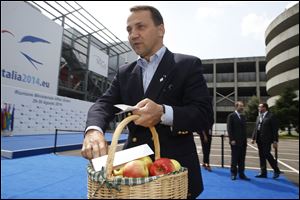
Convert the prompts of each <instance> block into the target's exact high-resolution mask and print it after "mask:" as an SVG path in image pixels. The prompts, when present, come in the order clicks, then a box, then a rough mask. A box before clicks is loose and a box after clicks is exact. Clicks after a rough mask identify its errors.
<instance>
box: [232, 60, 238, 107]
mask: <svg viewBox="0 0 300 200" xmlns="http://www.w3.org/2000/svg"><path fill="white" fill-rule="evenodd" d="M237 73H238V72H237V60H236V59H234V60H233V76H234V101H235V102H236V101H237V100H238V80H237Z"/></svg>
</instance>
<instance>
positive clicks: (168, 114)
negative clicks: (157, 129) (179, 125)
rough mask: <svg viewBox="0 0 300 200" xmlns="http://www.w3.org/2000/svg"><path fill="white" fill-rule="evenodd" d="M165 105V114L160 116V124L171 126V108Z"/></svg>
mask: <svg viewBox="0 0 300 200" xmlns="http://www.w3.org/2000/svg"><path fill="white" fill-rule="evenodd" d="M164 106H165V114H163V115H162V116H161V122H160V123H161V124H163V125H166V126H173V108H172V107H171V106H168V105H164Z"/></svg>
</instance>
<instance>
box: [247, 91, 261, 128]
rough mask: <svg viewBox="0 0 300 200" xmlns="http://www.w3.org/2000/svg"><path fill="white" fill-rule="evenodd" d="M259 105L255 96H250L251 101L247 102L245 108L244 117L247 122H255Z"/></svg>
mask: <svg viewBox="0 0 300 200" xmlns="http://www.w3.org/2000/svg"><path fill="white" fill-rule="evenodd" d="M258 105H259V99H258V98H257V96H252V97H251V99H250V100H249V101H248V103H247V105H246V108H245V115H246V118H247V121H249V122H255V121H256V117H257V115H258V114H257V113H258V109H257V107H258Z"/></svg>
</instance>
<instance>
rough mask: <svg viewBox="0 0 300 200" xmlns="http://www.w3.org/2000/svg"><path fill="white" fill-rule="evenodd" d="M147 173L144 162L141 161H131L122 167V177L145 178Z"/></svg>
mask: <svg viewBox="0 0 300 200" xmlns="http://www.w3.org/2000/svg"><path fill="white" fill-rule="evenodd" d="M148 175H149V171H148V168H147V165H146V164H145V162H143V161H141V160H133V161H130V162H128V163H126V164H125V165H124V168H123V176H124V177H131V178H141V177H147V176H148Z"/></svg>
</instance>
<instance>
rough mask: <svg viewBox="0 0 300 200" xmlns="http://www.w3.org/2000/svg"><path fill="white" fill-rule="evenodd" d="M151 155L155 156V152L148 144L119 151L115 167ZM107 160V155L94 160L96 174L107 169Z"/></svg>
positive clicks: (116, 154)
mask: <svg viewBox="0 0 300 200" xmlns="http://www.w3.org/2000/svg"><path fill="white" fill-rule="evenodd" d="M151 154H154V152H153V151H152V149H151V148H150V147H149V146H148V145H147V144H142V145H139V146H136V147H132V148H129V149H125V150H122V151H118V152H116V153H115V159H114V163H113V166H114V167H115V166H118V165H121V164H124V163H127V162H129V161H132V160H135V159H138V158H142V157H145V156H148V155H151ZM106 160H107V155H105V156H101V157H98V158H94V159H92V163H93V167H94V169H95V171H96V172H97V171H100V170H101V168H102V167H105V165H106Z"/></svg>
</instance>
